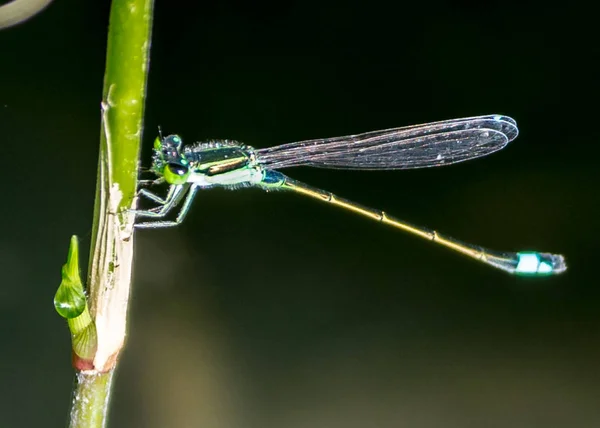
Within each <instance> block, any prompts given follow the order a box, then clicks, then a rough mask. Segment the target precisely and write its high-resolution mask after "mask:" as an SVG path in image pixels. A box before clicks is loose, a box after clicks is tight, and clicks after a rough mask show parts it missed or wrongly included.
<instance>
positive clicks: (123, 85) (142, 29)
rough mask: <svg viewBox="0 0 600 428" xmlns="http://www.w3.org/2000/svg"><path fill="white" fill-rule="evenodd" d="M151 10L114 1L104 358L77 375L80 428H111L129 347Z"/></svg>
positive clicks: (107, 98)
mask: <svg viewBox="0 0 600 428" xmlns="http://www.w3.org/2000/svg"><path fill="white" fill-rule="evenodd" d="M152 7H153V0H113V3H112V7H111V12H110V24H109V32H108V47H107V55H106V73H105V76H104V90H103V96H102V128H101V129H102V131H101V137H100V154H99V161H98V181H97V187H96V203H95V209H94V225H93V240H92V245H91V251H90V266H89V270H88V275H89V277H88V295H89V297H88V303H89V307H90V313H91V315H92V318H93V320H94V323H95V325H96V330H97V351H96V354H95V356H94V358H93V361H91V362H90V363H91V364H90V366H91V367H92V368H91V369H90V370H85V371H80V372H78V373H77V380H76V385H75V390H74V395H73V404H72V408H71V419H70V426H71V427H73V428H83V427H85V428H89V427H104V426H106V420H107V419H106V418H107V415H108V404H109V401H110V385H111V382H110V380H111V379H112V376H113V372H114V370H115V367H116V362H117V360H118V357H119V354H120V351H121V349H122V347H123V344H124V342H125V333H126V327H127V324H126V321H127V318H126V315H127V305H128V300H129V290H130V284H131V270H132V262H133V241H134V240H133V222H134V220H135V217H134V215H133V214H131V213H130V212H129V210H130V209H132V208H135V199H136V188H137V176H138V157H139V148H140V141H141V136H142V125H143V113H144V100H145V93H146V81H147V73H148V64H149V52H150V34H151V25H152ZM75 358H76V357H75ZM75 366H76V367H82V366H85V365H83V364H79V365H78V364H77V361H75Z"/></svg>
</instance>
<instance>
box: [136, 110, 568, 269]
mask: <svg viewBox="0 0 600 428" xmlns="http://www.w3.org/2000/svg"><path fill="white" fill-rule="evenodd" d="M517 134H518V129H517V124H516V122H515V121H514V120H513V119H511V118H510V117H507V116H501V115H489V116H478V117H470V118H464V119H453V120H445V121H441V122H433V123H427V124H423V125H414V126H408V127H403V128H394V129H386V130H383V131H373V132H367V133H364V134H358V135H351V136H345V137H337V138H320V139H316V140H308V141H301V142H297V143H290V144H283V145H280V146H275V147H270V148H265V149H254V148H253V147H250V146H247V145H245V144H242V143H239V142H236V141H231V140H215V141H207V142H202V143H196V144H194V145H189V146H184V145H183V142H182V140H181V138H180V137H179V136H177V135H169V136H167V137H163V136H162V135H161V136H159V137H158V138H157V139H156V140H155V142H154V157H153V162H152V167H151V171H152V172H153V173H154V174H156V175H157V176H158V178H157V179H156V180H150V181H146V182H144V184H148V183H151V184H160V183H164V182H166V183H167V184H169V190H168V193H167V195H166V197H165V198H162V197H160V196H158V195H156V194H155V193H153V192H151V191H149V190H148V189H145V188H143V189H141V190H140V191H139V195H140V196H144V197H146V198H149V199H150V200H152V201H154V202H156V203H158V204H159V205H158V206H157V207H155V208H152V209H149V210H138V211H136V213H137V216H138V217H146V218H148V217H149V218H152V219H153V220H150V221H148V222H142V223H137V224H136V227H138V228H162V227H169V226H176V225H178V224H180V223H181V222H182V221H183V219H184V218H185V216H186V214H187V213H188V211H189V209H190V206H191V203H192V200H193V199H194V195H195V194H196V192H197V191H198V189H206V188H211V187H224V188H240V187H245V186H254V187H259V188H261V189H264V190H267V191H271V190H287V191H293V192H296V193H300V194H302V195H305V196H310V197H312V198H315V199H318V200H320V201H323V202H327V203H330V204H333V205H337V206H339V207H342V208H346V209H348V210H350V211H354V212H355V213H358V214H360V215H363V216H365V217H368V218H371V219H373V220H375V221H378V222H380V223H384V224H387V225H390V226H393V227H395V228H397V229H401V230H404V231H405V232H409V233H412V234H413V235H417V236H420V237H421V238H425V239H428V240H430V241H432V242H435V243H438V244H440V245H443V246H445V247H448V248H450V249H452V250H455V251H457V252H459V253H462V254H464V255H466V256H469V257H471V258H473V259H475V260H479V261H480V262H483V263H486V264H488V265H491V266H493V267H496V268H498V269H502V270H504V271H506V272H509V273H515V274H524V275H547V274H556V273H561V272H563V271H565V270H566V264H565V260H564V257H563V256H561V255H558V254H550V253H540V252H533V251H524V252H517V253H510V252H498V251H491V250H488V249H485V248H482V247H479V246H477V245H472V244H467V243H463V242H460V241H458V240H456V239H453V238H450V237H447V236H444V235H441V234H439V233H438V232H436V231H435V230H431V229H427V228H423V227H418V226H414V225H412V224H410V223H407V222H405V221H403V220H399V219H396V218H394V217H391V216H389V215H388V214H387V213H386V212H384V211H380V210H375V209H371V208H367V207H364V206H361V205H359V204H356V203H354V202H350V201H348V200H346V199H342V198H339V197H338V196H336V195H334V194H333V193H330V192H326V191H324V190H321V189H317V188H315V187H312V186H309V185H307V184H304V183H301V182H299V181H297V180H294V179H292V178H290V177H287V176H286V175H284V174H282V173H281V172H279V171H277V170H279V169H283V168H289V167H294V166H312V167H318V168H333V169H358V170H388V169H410V168H425V167H432V166H441V165H450V164H454V163H457V162H462V161H465V160H468V159H473V158H477V157H480V156H485V155H487V154H490V153H492V152H495V151H497V150H500V149H502V148H503V147H504V146H506V144H508V143H509V142H510V141H512V140H514V139H515V138H516V136H517ZM177 206H180V207H181V208H180V209H179V212H178V214H177V215H176V217H175V220H174V221H166V220H164V217H165V216H167V214H169V213H170V212H171V211H172V210H173V209H174V208H176V207H177Z"/></svg>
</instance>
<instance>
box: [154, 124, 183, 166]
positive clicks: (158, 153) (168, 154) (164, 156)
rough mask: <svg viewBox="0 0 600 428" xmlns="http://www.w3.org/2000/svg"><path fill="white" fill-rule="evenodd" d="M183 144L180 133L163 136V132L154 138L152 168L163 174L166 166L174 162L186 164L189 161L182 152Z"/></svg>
mask: <svg viewBox="0 0 600 428" xmlns="http://www.w3.org/2000/svg"><path fill="white" fill-rule="evenodd" d="M182 144H183V142H182V140H181V138H180V137H179V135H168V136H166V137H164V138H163V136H162V134H161V135H159V136H158V137H156V140H154V156H153V158H152V170H153V171H154V172H155V173H156V174H158V175H163V171H164V169H165V166H167V165H168V164H170V163H172V162H175V163H178V164H179V163H182V164H184V165H185V164H186V163H187V162H186V161H185V158H184V157H183V156H182V155H181V153H180V149H181V146H182Z"/></svg>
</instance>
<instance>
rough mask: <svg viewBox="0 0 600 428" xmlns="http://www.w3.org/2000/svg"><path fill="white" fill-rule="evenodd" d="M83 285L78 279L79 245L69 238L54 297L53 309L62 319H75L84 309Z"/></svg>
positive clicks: (75, 238) (74, 238)
mask: <svg viewBox="0 0 600 428" xmlns="http://www.w3.org/2000/svg"><path fill="white" fill-rule="evenodd" d="M86 304H87V302H86V298H85V293H84V291H83V284H82V282H81V278H80V277H79V243H78V241H77V236H75V235H73V236H72V237H71V245H70V246H69V254H68V256H67V263H66V264H65V265H64V266H63V267H62V282H61V283H60V286H59V287H58V290H56V294H55V295H54V307H55V308H56V312H58V314H59V315H60V316H61V317H63V318H67V319H70V318H75V317H78V316H79V315H81V314H82V312H83V311H84V310H85V307H86Z"/></svg>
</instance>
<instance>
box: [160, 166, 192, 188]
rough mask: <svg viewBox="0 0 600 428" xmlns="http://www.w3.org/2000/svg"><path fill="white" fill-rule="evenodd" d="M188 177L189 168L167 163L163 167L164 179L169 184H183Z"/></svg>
mask: <svg viewBox="0 0 600 428" xmlns="http://www.w3.org/2000/svg"><path fill="white" fill-rule="evenodd" d="M189 175H190V168H189V167H188V166H186V165H182V164H180V163H178V162H169V163H168V164H167V165H166V166H165V170H164V177H165V180H167V183H169V184H184V183H185V182H186V181H187V178H188V176H189Z"/></svg>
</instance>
